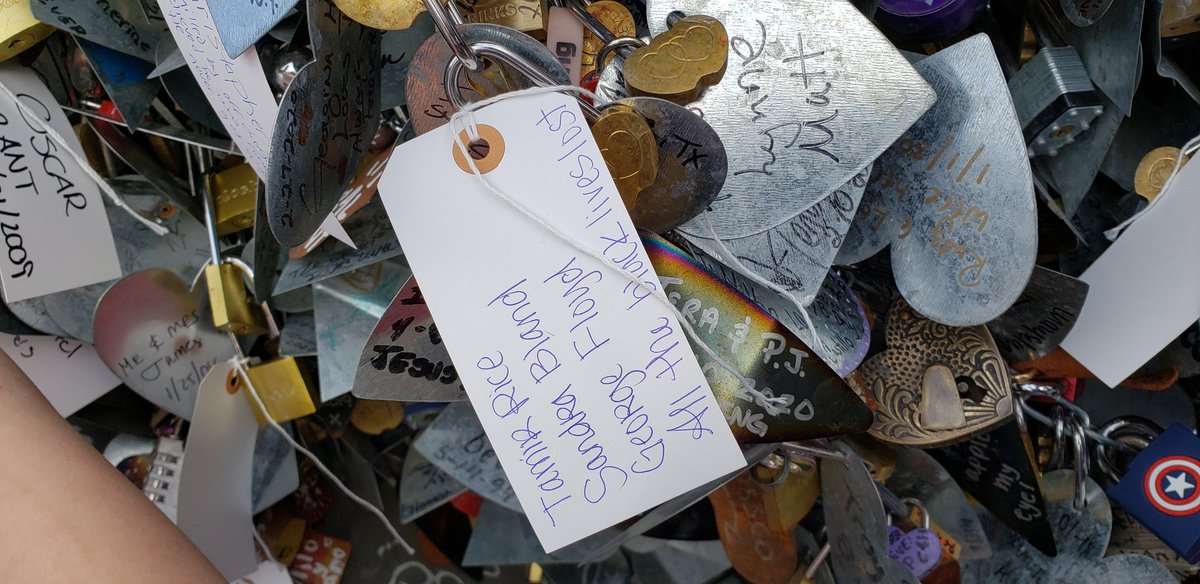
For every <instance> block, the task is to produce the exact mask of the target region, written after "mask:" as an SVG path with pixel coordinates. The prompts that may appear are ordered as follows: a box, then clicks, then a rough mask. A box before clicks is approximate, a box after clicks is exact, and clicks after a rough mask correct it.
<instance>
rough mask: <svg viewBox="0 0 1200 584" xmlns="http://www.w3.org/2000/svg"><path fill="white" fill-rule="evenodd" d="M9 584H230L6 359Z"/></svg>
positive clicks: (2, 396)
mask: <svg viewBox="0 0 1200 584" xmlns="http://www.w3.org/2000/svg"><path fill="white" fill-rule="evenodd" d="M0 574H3V580H4V581H6V582H120V583H123V584H129V583H139V582H146V583H155V584H158V583H161V582H189V583H191V582H195V583H207V582H225V580H224V579H223V578H222V577H221V574H220V573H219V572H217V570H216V568H214V567H213V566H212V564H210V563H209V562H208V560H206V559H205V558H204V556H203V555H201V553H200V551H199V550H198V549H196V547H195V546H194V545H192V543H191V542H190V541H188V539H187V538H186V537H184V535H183V533H182V532H180V531H179V529H178V528H176V527H175V526H174V525H173V524H172V523H171V522H170V520H168V519H167V518H166V516H165V515H163V514H162V512H161V511H159V510H158V508H157V507H155V506H154V504H153V503H151V502H150V500H149V499H148V498H147V497H146V496H145V495H144V494H142V492H141V491H139V490H137V488H136V487H134V486H133V484H132V483H130V482H129V480H128V479H126V478H125V477H124V476H122V475H121V473H119V472H118V471H117V470H116V469H115V468H113V467H112V466H111V465H110V464H109V463H108V461H106V460H105V459H104V457H103V456H101V455H100V453H99V452H97V451H96V450H95V449H94V448H92V447H91V446H90V445H88V443H87V442H86V441H84V439H83V437H81V436H79V434H78V433H77V432H76V431H75V429H74V428H72V427H71V425H70V424H68V423H67V422H66V421H65V420H63V419H62V418H61V417H59V415H58V413H57V412H55V411H54V408H53V407H51V406H50V403H49V402H47V401H46V399H45V398H43V397H42V394H41V392H39V391H38V390H37V388H36V387H34V385H33V383H32V382H30V381H29V378H28V377H26V376H25V374H24V373H22V372H21V370H20V369H19V368H18V367H17V366H16V364H14V363H13V362H12V359H10V358H9V357H8V355H6V354H4V352H3V351H0Z"/></svg>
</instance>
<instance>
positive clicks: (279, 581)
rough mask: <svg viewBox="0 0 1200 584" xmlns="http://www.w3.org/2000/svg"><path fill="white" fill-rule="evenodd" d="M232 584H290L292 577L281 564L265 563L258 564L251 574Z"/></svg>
mask: <svg viewBox="0 0 1200 584" xmlns="http://www.w3.org/2000/svg"><path fill="white" fill-rule="evenodd" d="M232 584H292V577H291V576H290V575H289V574H288V571H287V568H286V567H284V565H283V564H280V563H279V562H272V561H266V562H259V564H258V569H257V570H255V571H254V573H253V574H247V575H246V576H243V577H241V578H238V579H237V580H234V581H233V583H232Z"/></svg>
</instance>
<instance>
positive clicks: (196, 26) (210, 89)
mask: <svg viewBox="0 0 1200 584" xmlns="http://www.w3.org/2000/svg"><path fill="white" fill-rule="evenodd" d="M158 5H159V6H160V7H161V8H162V12H163V17H165V18H166V19H167V25H168V26H169V27H170V28H171V35H172V36H174V37H175V42H176V43H178V44H179V50H180V51H181V52H182V53H183V56H184V58H185V59H186V60H187V64H188V66H189V67H190V68H191V69H192V75H195V76H196V81H198V82H199V83H200V88H201V89H203V90H204V96H205V97H207V98H208V103H210V104H212V107H213V109H214V110H216V112H217V117H219V118H221V123H222V124H225V129H226V130H227V131H228V132H229V135H230V137H232V138H233V141H234V142H236V143H237V145H238V148H240V149H241V151H242V154H243V155H244V156H245V157H246V162H249V163H250V166H253V167H254V172H255V173H257V174H258V176H260V177H262V176H267V153H268V152H270V148H271V132H272V129H273V128H274V126H275V116H276V114H277V113H278V112H279V106H278V105H277V104H276V103H275V96H274V95H273V94H272V93H271V87H270V86H269V85H267V76H266V74H265V73H264V72H263V68H262V64H261V63H259V61H258V52H257V51H256V50H254V48H253V47H251V48H249V49H246V52H244V53H242V54H241V55H239V56H238V57H237V58H236V59H230V58H229V55H227V54H225V46H224V45H222V44H221V37H220V36H219V35H218V33H217V25H216V24H215V23H213V17H212V14H211V13H210V12H209V11H208V4H207V3H206V2H205V1H204V0H159V1H158Z"/></svg>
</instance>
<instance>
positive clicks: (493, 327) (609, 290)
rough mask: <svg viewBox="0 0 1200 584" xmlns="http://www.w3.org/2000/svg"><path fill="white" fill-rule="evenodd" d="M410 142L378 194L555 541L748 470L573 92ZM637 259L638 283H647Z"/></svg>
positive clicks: (521, 493) (545, 542)
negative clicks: (474, 167) (658, 291)
mask: <svg viewBox="0 0 1200 584" xmlns="http://www.w3.org/2000/svg"><path fill="white" fill-rule="evenodd" d="M475 118H476V121H477V123H478V127H479V129H480V135H481V136H483V137H485V138H487V140H488V144H489V147H490V148H489V152H488V155H487V157H486V158H485V159H483V160H480V161H478V164H479V166H480V167H481V168H483V169H487V168H489V167H491V166H493V163H495V162H496V161H497V158H495V157H496V156H498V157H499V158H498V164H495V165H494V166H495V167H494V168H493V169H491V170H490V171H488V172H487V174H486V175H485V176H486V178H487V180H488V182H489V183H491V185H492V186H494V187H495V188H496V189H498V190H500V191H501V192H503V193H505V194H506V195H507V196H508V197H510V198H512V199H514V200H516V201H518V202H520V203H521V205H523V206H524V207H525V208H527V209H529V210H531V211H532V212H533V213H536V214H537V215H538V216H539V217H540V218H541V219H542V220H543V221H545V222H547V223H549V224H551V225H553V226H554V228H555V229H556V230H558V231H559V232H561V233H563V234H565V235H566V236H568V237H570V238H572V239H574V240H576V241H577V242H578V243H579V244H580V245H583V246H584V247H585V248H588V249H591V250H594V251H595V252H597V253H599V254H601V255H603V257H605V258H607V261H606V262H600V261H599V260H597V259H595V258H593V257H592V256H591V255H588V254H587V253H584V252H582V251H580V250H579V249H576V248H575V247H574V246H572V245H571V244H569V243H567V242H564V241H563V240H561V239H559V238H558V237H557V236H555V235H554V234H553V233H551V232H549V231H547V230H546V229H545V228H543V227H541V226H540V225H538V224H537V222H535V221H534V220H533V219H531V218H529V217H527V216H525V215H524V214H522V213H521V212H520V211H519V210H517V209H515V208H514V207H512V206H510V205H509V204H508V203H505V202H504V201H503V200H502V199H500V198H499V197H497V196H496V195H495V194H493V193H491V192H490V191H488V189H487V188H486V187H485V186H484V185H483V184H482V183H481V182H480V180H479V178H477V177H476V176H475V175H474V174H472V173H471V172H469V167H468V168H467V169H464V168H462V167H460V166H459V165H458V164H456V162H455V160H454V158H453V157H452V152H453V151H454V150H456V149H457V147H455V146H453V145H452V143H451V131H450V126H448V125H447V126H442V127H441V128H439V129H437V130H434V131H432V132H429V133H427V134H425V135H422V136H421V137H419V138H417V139H415V140H413V141H411V142H409V143H407V144H405V145H403V146H400V147H398V148H397V150H396V152H395V154H393V156H392V160H391V162H390V163H389V164H388V168H387V170H386V171H384V175H383V180H382V183H381V184H380V190H379V192H380V193H381V194H382V196H383V201H384V204H385V206H386V207H387V211H388V214H389V215H390V216H391V218H392V222H393V223H394V225H395V228H396V232H397V235H398V236H399V238H400V245H401V246H402V247H403V248H404V253H405V256H406V257H407V259H408V262H409V265H410V266H412V269H413V273H414V275H415V276H416V278H417V280H418V281H420V282H421V290H422V292H423V293H424V296H425V300H426V302H427V303H428V306H429V310H430V311H431V312H432V314H433V317H434V320H436V321H437V325H438V330H439V331H440V332H441V334H442V338H443V339H444V340H445V343H446V348H447V350H448V351H449V353H450V357H451V358H452V359H453V360H454V364H455V367H456V368H457V369H458V374H459V376H460V378H461V379H462V381H463V386H464V387H465V388H466V390H467V394H468V396H469V397H470V399H471V403H472V405H473V406H474V407H475V410H476V412H477V413H478V414H479V419H480V421H481V422H482V424H483V428H484V431H485V432H486V433H487V436H488V439H489V440H490V441H491V444H492V448H493V449H494V450H495V452H496V455H497V457H498V458H499V460H500V463H501V465H502V466H503V467H504V471H505V473H506V474H507V475H508V478H509V481H510V482H511V483H512V486H513V490H514V491H516V494H517V498H518V499H519V500H520V502H521V506H522V507H523V508H524V510H525V514H526V515H527V516H528V517H529V521H530V522H531V523H532V524H533V527H534V530H535V531H536V532H537V535H538V539H539V540H540V541H541V543H542V546H543V547H544V548H545V549H546V551H547V552H552V551H554V550H557V549H559V548H561V547H563V546H565V545H567V544H570V543H572V542H575V541H578V540H580V539H582V538H584V537H587V536H588V535H591V534H593V533H596V532H598V531H600V530H602V529H604V528H606V527H609V526H611V525H613V524H614V523H617V522H618V521H621V520H623V519H626V518H628V517H630V516H632V515H635V514H637V513H640V512H642V511H645V510H646V509H648V508H650V507H653V506H655V505H657V504H659V503H662V502H663V501H666V500H668V499H671V498H672V497H675V496H676V495H679V494H681V493H685V492H687V491H689V490H691V489H692V488H694V487H697V486H699V485H702V484H704V483H706V482H708V481H710V480H713V479H715V478H717V477H719V476H722V475H724V474H726V473H729V472H732V471H734V470H736V469H738V468H741V467H743V466H745V464H746V461H745V459H744V458H743V457H742V454H741V451H740V450H739V449H738V446H737V443H736V442H735V441H734V439H733V434H732V433H731V432H730V431H729V428H728V426H726V424H725V420H724V418H723V417H722V415H721V410H720V407H719V406H718V405H717V402H716V400H715V399H714V398H713V395H712V391H711V390H710V389H709V387H708V383H707V382H705V379H704V375H703V373H702V372H701V370H700V366H699V365H698V364H697V362H696V357H695V355H693V354H692V353H691V350H690V349H689V347H688V342H687V338H686V337H685V333H684V331H683V330H682V328H681V327H680V325H679V323H678V322H677V321H676V319H675V316H674V313H673V312H672V311H671V309H670V308H668V307H667V306H665V305H664V304H663V303H661V302H660V301H659V300H657V299H656V298H655V296H654V295H653V293H652V290H654V289H655V287H657V286H658V276H657V275H655V273H654V271H653V270H652V269H651V267H650V260H649V259H648V258H647V257H646V252H645V250H643V249H642V245H641V241H640V240H639V238H638V236H637V232H636V231H635V230H634V227H633V222H632V221H630V219H629V214H628V212H627V211H626V210H625V208H624V206H623V205H622V203H621V197H620V195H619V194H618V193H617V189H616V187H615V186H614V184H613V181H612V177H611V176H610V175H609V173H608V170H607V168H606V167H605V164H604V159H603V158H601V156H600V151H599V149H598V148H597V147H596V144H595V142H594V141H593V139H592V134H591V131H590V130H589V129H588V126H587V124H586V122H585V121H584V117H583V114H582V113H581V112H580V110H579V106H578V105H576V103H575V100H574V98H572V97H569V96H564V95H559V94H545V95H538V96H527V97H523V98H516V99H511V100H507V101H502V102H500V103H497V104H495V105H492V106H490V107H488V108H486V109H483V110H480V111H478V112H476V115H475ZM621 271H624V272H625V273H627V274H630V275H632V276H633V277H634V280H635V281H636V283H635V282H631V281H630V280H629V279H627V278H626V277H625V276H624V275H622V273H621Z"/></svg>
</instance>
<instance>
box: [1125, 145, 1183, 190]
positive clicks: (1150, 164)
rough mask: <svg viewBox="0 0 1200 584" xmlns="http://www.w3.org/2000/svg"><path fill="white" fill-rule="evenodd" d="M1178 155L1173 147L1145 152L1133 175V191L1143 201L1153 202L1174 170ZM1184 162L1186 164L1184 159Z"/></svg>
mask: <svg viewBox="0 0 1200 584" xmlns="http://www.w3.org/2000/svg"><path fill="white" fill-rule="evenodd" d="M1179 153H1180V151H1179V149H1178V148H1176V147H1174V146H1162V147H1159V148H1155V149H1154V150H1151V151H1150V152H1147V153H1146V155H1145V156H1143V157H1142V161H1141V162H1139V163H1138V165H1137V170H1136V171H1134V173H1133V191H1134V192H1135V193H1137V194H1138V195H1139V196H1140V197H1142V198H1143V199H1146V200H1147V201H1153V200H1154V198H1155V197H1157V196H1158V193H1160V192H1162V188H1163V185H1165V184H1166V183H1167V179H1168V178H1170V177H1171V172H1172V171H1174V170H1175V161H1176V160H1178V159H1179ZM1184 162H1187V159H1186V158H1184Z"/></svg>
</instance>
